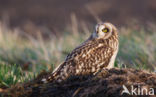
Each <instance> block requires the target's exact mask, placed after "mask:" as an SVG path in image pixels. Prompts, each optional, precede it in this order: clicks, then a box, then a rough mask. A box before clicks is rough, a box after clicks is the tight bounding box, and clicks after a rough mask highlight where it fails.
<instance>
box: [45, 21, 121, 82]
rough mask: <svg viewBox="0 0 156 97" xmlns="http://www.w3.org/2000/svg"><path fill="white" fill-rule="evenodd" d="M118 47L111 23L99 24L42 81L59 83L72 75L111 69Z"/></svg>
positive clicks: (114, 29) (114, 30) (115, 32)
mask: <svg viewBox="0 0 156 97" xmlns="http://www.w3.org/2000/svg"><path fill="white" fill-rule="evenodd" d="M118 46H119V42H118V33H117V29H116V27H115V26H114V25H112V24H111V23H99V24H97V25H96V27H95V31H94V32H93V33H92V35H91V36H90V37H89V38H88V39H87V40H86V41H85V42H84V43H82V44H81V45H80V46H78V47H77V48H75V49H74V50H73V51H72V52H71V53H70V54H68V56H67V57H66V59H65V61H64V62H63V63H62V64H60V65H59V66H58V67H57V68H56V69H55V70H54V71H53V72H52V74H51V75H48V76H47V77H46V78H43V79H42V81H43V82H45V83H46V82H50V81H53V80H55V81H58V82H61V81H63V80H65V79H66V78H68V77H69V76H72V75H85V74H93V75H94V74H96V73H97V72H98V71H99V70H101V69H103V68H112V67H113V66H114V61H115V58H116V55H117V52H118Z"/></svg>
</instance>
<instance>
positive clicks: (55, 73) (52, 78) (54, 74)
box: [41, 62, 64, 83]
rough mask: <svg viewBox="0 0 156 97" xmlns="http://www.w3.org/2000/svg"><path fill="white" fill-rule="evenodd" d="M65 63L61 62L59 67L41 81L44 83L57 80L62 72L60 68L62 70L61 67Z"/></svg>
mask: <svg viewBox="0 0 156 97" xmlns="http://www.w3.org/2000/svg"><path fill="white" fill-rule="evenodd" d="M63 65H64V62H63V63H61V64H60V65H59V66H58V67H56V68H55V69H54V71H53V72H52V73H51V74H49V75H48V76H47V77H46V78H43V79H42V80H41V81H42V82H43V83H48V82H52V81H56V80H57V77H58V76H59V75H60V74H59V72H60V70H61V68H62V66H63Z"/></svg>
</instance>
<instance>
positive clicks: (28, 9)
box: [0, 0, 156, 87]
mask: <svg viewBox="0 0 156 97" xmlns="http://www.w3.org/2000/svg"><path fill="white" fill-rule="evenodd" d="M155 17H156V0H64V1H63V0H0V87H9V86H10V85H12V84H15V83H17V82H23V81H26V80H30V79H32V78H33V77H34V76H36V75H37V74H38V73H39V72H41V71H42V70H46V71H48V70H51V71H52V70H53V69H54V68H55V67H56V66H57V65H59V64H60V63H61V62H62V61H63V60H64V59H65V56H66V55H67V54H68V53H69V52H70V51H71V50H72V49H74V48H75V47H76V46H78V45H79V44H80V43H82V42H83V41H84V40H86V39H87V38H88V37H89V36H90V34H91V33H92V32H93V31H94V26H95V25H96V24H97V23H98V22H101V21H103V22H111V23H113V24H114V25H115V26H117V28H118V30H119V35H120V37H119V38H120V49H119V53H118V56H117V59H116V63H115V66H116V67H119V68H135V69H146V70H148V71H155V67H156V60H155V59H156V45H155V44H156V18H155Z"/></svg>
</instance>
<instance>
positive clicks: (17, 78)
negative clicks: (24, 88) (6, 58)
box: [0, 64, 35, 88]
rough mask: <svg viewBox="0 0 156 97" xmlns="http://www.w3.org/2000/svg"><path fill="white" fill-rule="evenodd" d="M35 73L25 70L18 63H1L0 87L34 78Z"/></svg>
mask: <svg viewBox="0 0 156 97" xmlns="http://www.w3.org/2000/svg"><path fill="white" fill-rule="evenodd" d="M34 76H35V75H34V74H33V73H29V72H23V70H22V69H21V67H20V66H18V65H6V64H0V87H2V88H7V87H10V85H13V84H16V83H17V82H19V83H20V82H25V81H28V80H30V79H32V78H33V77H34Z"/></svg>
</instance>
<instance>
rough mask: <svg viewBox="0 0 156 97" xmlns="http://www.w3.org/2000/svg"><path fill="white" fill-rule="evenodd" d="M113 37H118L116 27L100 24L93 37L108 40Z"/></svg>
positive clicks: (109, 24)
mask: <svg viewBox="0 0 156 97" xmlns="http://www.w3.org/2000/svg"><path fill="white" fill-rule="evenodd" d="M112 35H117V29H116V27H115V26H114V25H113V24H111V23H99V24H97V25H96V27H95V32H94V33H93V35H92V37H94V38H103V39H108V38H109V37H110V36H112Z"/></svg>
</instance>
